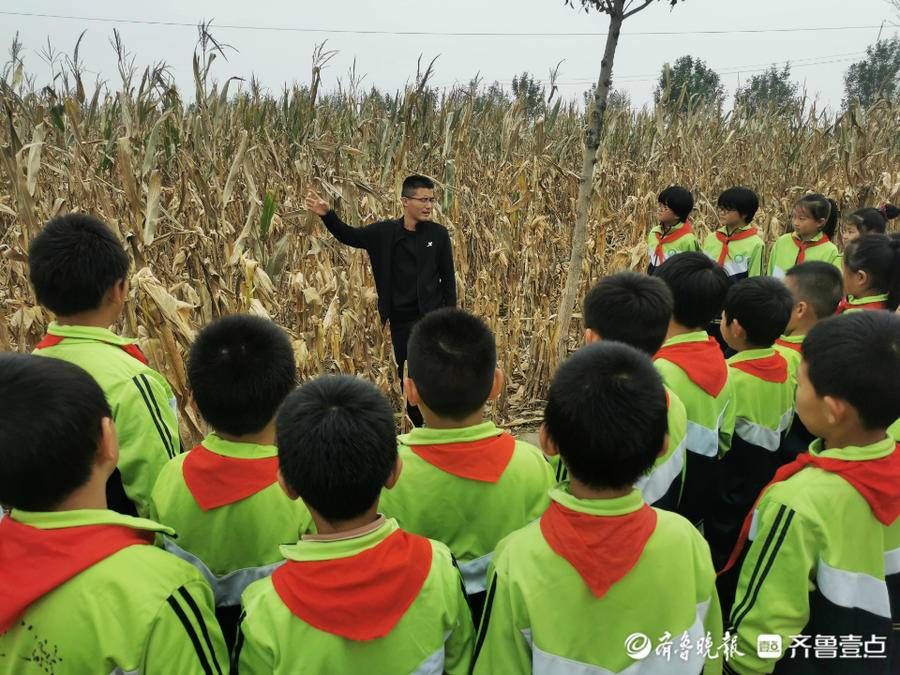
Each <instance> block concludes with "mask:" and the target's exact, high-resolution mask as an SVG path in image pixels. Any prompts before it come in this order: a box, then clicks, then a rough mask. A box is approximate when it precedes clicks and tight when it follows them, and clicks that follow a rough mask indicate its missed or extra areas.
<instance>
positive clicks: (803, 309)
mask: <svg viewBox="0 0 900 675" xmlns="http://www.w3.org/2000/svg"><path fill="white" fill-rule="evenodd" d="M792 311H793V313H794V316H796V317H797V318H798V319H802V318H803V317H805V316H806V313H807V312H808V311H809V305H808V304H806V300H798V301H797V302H795V303H794V309H793V310H792Z"/></svg>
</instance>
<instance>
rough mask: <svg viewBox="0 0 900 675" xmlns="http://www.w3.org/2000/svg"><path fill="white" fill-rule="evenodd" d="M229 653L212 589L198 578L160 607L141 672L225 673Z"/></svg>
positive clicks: (189, 674) (149, 674) (207, 674)
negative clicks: (217, 615)
mask: <svg viewBox="0 0 900 675" xmlns="http://www.w3.org/2000/svg"><path fill="white" fill-rule="evenodd" d="M227 671H228V655H227V650H226V648H225V640H224V639H223V638H222V631H221V629H220V628H219V624H218V622H217V621H216V615H215V612H214V610H213V596H212V591H211V590H210V588H209V586H207V584H206V582H205V581H203V580H201V579H197V580H195V581H189V582H188V583H186V584H185V585H184V586H180V587H179V588H178V589H177V590H176V591H175V592H174V593H172V595H170V596H169V597H168V598H167V599H166V602H165V604H164V605H163V606H162V608H161V609H160V610H159V613H158V614H157V616H156V620H155V621H154V623H153V626H152V628H151V629H150V638H149V639H148V640H147V647H146V650H145V652H144V658H143V665H142V667H141V673H144V674H145V675H155V674H156V673H159V675H169V674H170V673H179V675H193V674H194V673H196V674H197V675H209V673H212V674H213V675H222V674H223V673H226V672H227Z"/></svg>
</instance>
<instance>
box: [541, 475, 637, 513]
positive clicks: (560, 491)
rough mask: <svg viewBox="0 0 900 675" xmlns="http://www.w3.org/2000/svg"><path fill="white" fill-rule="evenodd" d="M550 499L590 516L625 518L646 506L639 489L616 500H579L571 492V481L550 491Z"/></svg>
mask: <svg viewBox="0 0 900 675" xmlns="http://www.w3.org/2000/svg"><path fill="white" fill-rule="evenodd" d="M550 499H552V500H553V501H555V502H556V503H557V504H559V505H560V506H564V507H565V508H567V509H569V510H571V511H578V512H579V513H586V514H588V515H590V516H624V515H626V514H629V513H634V512H635V511H637V510H638V509H641V508H643V506H644V498H643V497H642V496H641V491H640V490H638V489H637V488H634V489H633V490H632V491H631V492H629V493H628V494H627V495H625V496H624V497H617V498H615V499H579V498H578V497H576V496H574V495H573V494H572V493H571V492H569V481H566V482H564V483H560V484H559V485H558V486H557V487H555V488H553V489H552V490H550Z"/></svg>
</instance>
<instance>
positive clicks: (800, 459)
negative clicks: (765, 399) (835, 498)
mask: <svg viewBox="0 0 900 675" xmlns="http://www.w3.org/2000/svg"><path fill="white" fill-rule="evenodd" d="M807 465H810V466H813V467H815V468H817V469H822V470H823V471H828V472H829V473H834V474H837V475H838V476H840V477H841V478H843V479H844V480H845V481H847V482H848V483H850V485H852V486H853V487H854V488H855V489H856V491H857V492H859V494H860V495H861V496H862V498H863V499H865V500H866V502H868V504H869V508H870V509H872V514H873V515H874V516H875V517H876V518H877V519H878V521H879V522H880V523H882V524H884V525H890V524H891V523H893V522H894V521H895V520H897V517H898V516H900V443H898V444H897V445H895V446H894V451H893V452H892V453H891V454H890V455H887V456H886V457H881V458H880V459H868V460H863V461H853V460H849V459H835V458H834V457H819V456H817V455H813V454H811V453H803V454H800V455H797V459H795V460H794V461H793V462H791V463H790V464H785V465H784V466H783V467H781V468H780V469H778V471H776V472H775V477H774V478H773V479H772V482H770V483H769V484H768V485H766V486H765V487H764V488H763V489H762V490H761V491H760V493H759V497H757V498H756V504H754V505H753V508H752V509H750V512H749V513H748V514H747V517H746V518H744V525H743V527H741V534H740V536H739V537H738V540H737V543H736V544H735V546H734V549H733V550H732V552H731V557H730V558H728V562H727V563H725V567H723V568H722V569H721V570H720V571H719V572H718V574H720V575H722V574H725V572H727V571H728V570H730V569H731V568H732V567H733V566H734V564H735V563H736V562H737V560H738V558H740V557H741V553H742V552H743V550H744V546H745V545H746V543H747V538H748V536H749V535H750V525H751V523H752V522H753V513H754V511H755V510H756V505H757V504H759V500H760V499H762V496H763V495H764V494H765V492H766V490H768V489H769V488H770V487H771V486H772V485H774V484H775V483H780V482H781V481H783V480H787V479H788V478H790V477H791V476H793V475H794V474H795V473H797V472H798V471H800V470H801V469H804V468H806V466H807Z"/></svg>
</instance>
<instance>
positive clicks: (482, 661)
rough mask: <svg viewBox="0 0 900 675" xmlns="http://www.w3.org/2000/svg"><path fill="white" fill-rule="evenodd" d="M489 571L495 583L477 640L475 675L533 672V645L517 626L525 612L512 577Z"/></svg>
mask: <svg viewBox="0 0 900 675" xmlns="http://www.w3.org/2000/svg"><path fill="white" fill-rule="evenodd" d="M489 572H490V575H489V578H490V580H491V583H490V585H489V586H488V592H487V598H486V599H485V602H484V612H483V613H482V615H481V626H480V627H479V629H478V637H477V639H476V640H475V665H474V668H473V671H472V672H473V675H491V674H493V673H508V674H509V675H520V674H521V675H527V674H528V673H531V646H530V645H529V644H528V642H527V640H526V639H525V636H524V635H523V634H522V631H521V629H520V628H519V626H518V625H517V620H518V619H520V618H521V615H522V614H524V612H521V611H520V612H519V614H517V609H516V608H517V605H518V606H519V607H521V603H520V602H517V599H516V598H515V597H514V595H515V590H514V589H513V587H512V584H511V583H510V582H509V579H508V577H506V576H505V575H503V574H500V573H499V572H497V571H496V570H489Z"/></svg>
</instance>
